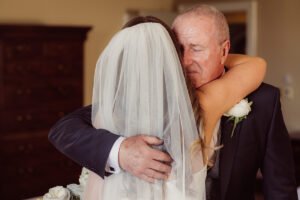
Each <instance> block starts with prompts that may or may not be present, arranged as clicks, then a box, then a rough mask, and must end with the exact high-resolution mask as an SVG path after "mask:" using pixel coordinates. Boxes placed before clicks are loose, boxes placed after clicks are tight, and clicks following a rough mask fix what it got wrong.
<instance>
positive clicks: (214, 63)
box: [119, 16, 266, 182]
mask: <svg viewBox="0 0 300 200" xmlns="http://www.w3.org/2000/svg"><path fill="white" fill-rule="evenodd" d="M194 18H195V16H193V17H179V18H177V19H176V20H175V22H174V25H173V28H174V30H175V32H176V34H177V37H178V39H179V42H180V43H181V45H182V46H183V47H184V52H183V65H184V68H185V69H186V70H187V72H188V76H189V78H190V79H191V80H192V82H193V86H194V87H195V88H196V89H197V94H198V96H199V103H200V105H201V108H202V110H203V113H202V119H203V122H204V132H205V138H204V142H205V144H206V145H209V144H210V141H211V137H212V133H213V130H214V128H215V125H216V123H217V121H218V120H219V118H220V117H221V116H222V114H223V113H225V112H226V111H227V110H228V109H230V108H231V107H232V106H233V105H235V104H236V103H237V102H239V101H240V100H241V99H243V98H244V97H245V96H246V95H248V94H249V93H251V92H252V91H254V90H255V89H256V88H258V86H259V85H260V84H261V82H262V80H263V78H264V75H265V71H266V63H265V61H264V60H263V59H261V58H257V57H250V56H245V55H228V51H229V47H230V43H229V41H228V40H227V41H224V42H222V43H221V44H219V43H218V42H217V39H216V35H215V33H214V32H215V29H214V27H212V26H213V25H212V24H213V23H211V21H210V20H209V19H207V18H206V19H205V18H204V19H203V20H202V22H203V23H202V24H201V23H200V24H199V21H201V20H199V18H198V19H197V20H194ZM206 22H208V23H206ZM198 25H199V26H198ZM199 31H200V32H199ZM201 31H202V32H201ZM203 38H204V39H203ZM216 52H217V53H216ZM224 65H226V66H227V67H228V69H229V70H228V72H227V73H226V74H225V75H224V76H222V77H221V78H218V77H220V75H221V73H222V72H223V70H224ZM208 83H209V84H208ZM161 144H163V141H162V140H160V139H158V138H156V137H152V136H145V135H138V136H134V137H130V138H126V139H125V140H124V141H123V142H122V143H121V146H120V150H119V164H120V167H121V168H122V169H123V170H126V171H128V172H129V173H131V174H133V175H134V176H137V177H139V178H141V179H144V180H146V181H149V182H155V180H156V179H164V180H166V179H167V178H168V176H167V174H168V173H169V172H170V171H171V167H170V166H169V165H167V164H164V163H163V162H167V163H170V162H171V161H172V158H171V157H170V156H169V155H168V154H166V153H163V152H161V151H158V150H156V149H153V148H151V147H150V145H155V146H158V145H161ZM203 154H204V156H205V157H206V155H207V152H205V151H204V152H203ZM204 163H205V161H204Z"/></svg>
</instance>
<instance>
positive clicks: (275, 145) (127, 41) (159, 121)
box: [49, 5, 297, 200]
mask: <svg viewBox="0 0 300 200" xmlns="http://www.w3.org/2000/svg"><path fill="white" fill-rule="evenodd" d="M229 49H230V38H229V28H228V24H227V22H226V19H225V17H224V15H223V14H222V13H221V12H219V11H218V10H217V9H215V8H214V7H211V6H207V5H198V6H195V7H193V8H190V9H188V10H186V11H185V12H184V13H182V14H180V15H179V16H178V17H177V18H176V19H175V21H174V22H173V26H172V29H171V28H169V27H168V26H167V25H165V24H164V23H163V22H162V21H160V20H159V19H157V18H154V17H137V18H134V19H132V20H130V21H129V22H128V23H127V24H126V25H125V26H124V28H123V29H122V30H121V31H120V32H118V33H117V34H116V35H115V36H114V37H113V38H112V39H111V41H110V42H109V44H108V45H107V46H106V48H105V49H104V51H103V52H102V54H101V55H100V57H99V59H98V61H97V65H96V69H95V75H94V76H95V77H94V89H93V102H92V105H91V106H87V107H84V108H82V109H79V110H77V111H75V112H73V113H71V114H69V115H67V116H65V117H64V118H62V119H61V120H60V121H59V122H57V123H56V124H55V125H54V126H53V128H52V129H51V131H50V134H49V140H50V141H51V142H52V143H53V144H54V145H55V146H56V147H57V148H58V149H59V150H60V151H61V152H62V153H64V154H65V155H67V156H68V157H70V158H71V159H72V160H74V161H76V162H77V163H78V164H80V165H81V166H84V167H86V168H88V169H89V170H90V173H89V178H88V183H87V185H86V188H85V193H84V199H86V200H102V199H105V200H122V199H124V200H125V199H126V200H174V199H175V200H177V199H178V200H182V199H183V200H184V199H186V200H226V199H228V200H248V199H249V200H254V188H255V179H256V174H257V172H258V170H261V172H262V175H263V183H264V197H265V199H268V200H275V199H278V200H279V199H280V200H281V199H282V200H283V199H286V200H297V193H296V181H295V175H294V174H295V172H294V163H293V157H292V150H291V145H290V140H289V135H288V133H287V130H286V127H285V124H284V121H283V117H282V113H281V105H280V93H279V90H278V89H277V88H275V87H273V86H271V85H268V84H265V83H262V81H263V78H264V75H265V72H266V63H265V61H264V60H263V59H262V58H258V57H250V56H246V55H235V54H229V53H228V52H229ZM244 98H247V100H243V99H244ZM241 100H243V102H241V103H243V104H244V105H246V107H247V106H248V108H247V109H248V110H247V112H246V113H245V114H243V115H235V114H233V115H230V116H225V115H224V114H226V113H228V111H229V110H230V109H231V108H232V107H234V106H235V105H236V104H237V103H239V102H240V101H241ZM247 101H249V102H250V101H251V102H252V105H251V107H249V106H250V104H248V103H247ZM229 114H230V112H229ZM239 114H240V113H239ZM229 119H233V120H229Z"/></svg>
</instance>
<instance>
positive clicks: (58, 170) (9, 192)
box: [0, 154, 81, 199]
mask: <svg viewBox="0 0 300 200" xmlns="http://www.w3.org/2000/svg"><path fill="white" fill-rule="evenodd" d="M0 170H1V171H2V172H5V173H3V174H2V176H1V181H2V182H3V183H5V184H3V186H1V189H4V188H5V189H4V190H3V191H1V192H0V197H1V198H0V199H5V198H4V197H7V196H9V199H23V198H25V197H31V196H35V195H36V196H39V195H43V194H45V193H46V192H47V191H48V189H49V188H51V187H54V186H56V185H63V186H66V185H67V184H70V183H78V178H79V175H80V171H81V167H80V166H79V165H77V164H76V163H74V162H72V161H71V160H69V159H68V158H66V157H65V156H63V155H61V154H52V155H47V154H45V155H44V156H43V157H30V158H29V157H24V159H23V160H21V159H14V162H13V163H9V164H5V165H1V166H0ZM28 183H30V184H28ZM15 192H17V193H15ZM1 195H3V196H1Z"/></svg>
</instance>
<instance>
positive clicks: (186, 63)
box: [183, 51, 192, 67]
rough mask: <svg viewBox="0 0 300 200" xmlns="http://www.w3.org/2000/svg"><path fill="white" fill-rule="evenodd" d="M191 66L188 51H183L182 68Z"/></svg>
mask: <svg viewBox="0 0 300 200" xmlns="http://www.w3.org/2000/svg"><path fill="white" fill-rule="evenodd" d="M191 64H192V58H191V55H190V53H189V52H188V51H184V54H183V65H184V67H188V66H190V65H191Z"/></svg>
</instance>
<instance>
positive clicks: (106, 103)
mask: <svg viewBox="0 0 300 200" xmlns="http://www.w3.org/2000/svg"><path fill="white" fill-rule="evenodd" d="M92 122H93V125H94V127H95V128H103V129H107V130H109V131H110V132H112V133H115V134H119V135H122V136H124V137H130V136H134V135H138V134H146V135H152V136H157V137H158V138H161V139H163V140H164V144H163V146H162V148H161V150H163V151H166V152H168V153H169V154H170V155H171V157H172V158H173V160H174V161H173V163H172V171H171V174H170V176H169V180H168V181H157V182H156V183H154V184H152V183H148V182H146V181H144V180H141V179H139V178H137V177H134V176H132V175H131V174H129V173H127V172H125V171H122V172H120V173H118V174H114V175H111V176H109V177H105V179H104V188H102V189H101V190H100V188H99V191H101V194H100V196H101V198H100V199H105V200H106V199H107V200H119V199H130V200H140V199H143V200H148V199H149V200H150V199H151V200H152V199H172V200H174V199H195V200H196V199H197V200H202V199H205V176H206V168H205V167H203V161H202V156H201V153H199V154H197V155H193V158H192V155H191V154H190V146H191V144H192V143H193V141H194V140H197V139H198V134H197V129H196V124H195V119H194V115H193V110H192V107H191V103H190V99H189V95H188V91H187V87H186V84H185V80H184V76H183V72H182V69H181V64H180V61H179V58H178V54H177V52H176V49H175V47H174V44H173V42H172V39H171V37H170V35H169V33H168V32H167V30H166V29H165V28H164V27H163V26H162V25H161V24H159V23H142V24H138V25H135V26H133V27H130V28H125V29H123V30H121V31H120V32H119V33H117V34H116V35H115V36H114V37H113V38H112V40H111V41H110V43H109V44H108V46H107V47H106V48H105V50H104V51H103V53H102V54H101V56H100V57H99V59H98V62H97V65H96V70H95V79H94V90H93V104H92ZM98 178H99V179H101V178H100V177H98ZM102 191H103V192H102Z"/></svg>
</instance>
